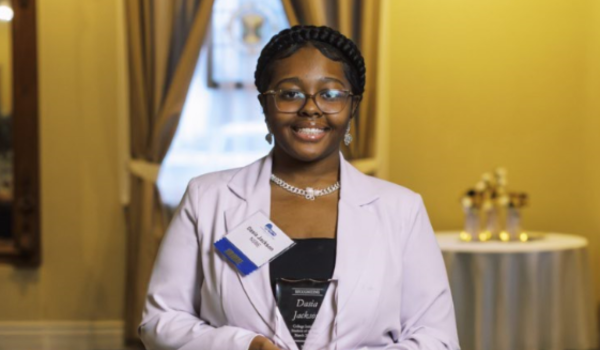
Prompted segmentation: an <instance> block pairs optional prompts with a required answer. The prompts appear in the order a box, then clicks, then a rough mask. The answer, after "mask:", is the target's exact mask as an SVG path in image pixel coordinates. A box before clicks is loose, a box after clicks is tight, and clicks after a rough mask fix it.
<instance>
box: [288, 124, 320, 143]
mask: <svg viewBox="0 0 600 350" xmlns="http://www.w3.org/2000/svg"><path fill="white" fill-rule="evenodd" d="M292 130H293V132H294V135H295V136H296V137H297V138H299V139H300V140H302V141H308V142H317V141H319V140H321V139H322V138H323V137H325V135H326V134H327V132H328V131H329V129H328V128H323V129H322V128H314V127H313V128H292Z"/></svg>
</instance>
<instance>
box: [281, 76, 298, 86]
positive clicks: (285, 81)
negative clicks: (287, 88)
mask: <svg viewBox="0 0 600 350" xmlns="http://www.w3.org/2000/svg"><path fill="white" fill-rule="evenodd" d="M283 83H295V84H300V79H299V78H298V77H290V78H284V79H281V80H280V81H278V82H277V84H276V85H275V86H279V85H281V84H283Z"/></svg>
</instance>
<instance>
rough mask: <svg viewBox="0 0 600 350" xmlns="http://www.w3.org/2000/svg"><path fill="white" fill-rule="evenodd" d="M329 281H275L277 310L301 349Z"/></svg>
mask: <svg viewBox="0 0 600 350" xmlns="http://www.w3.org/2000/svg"><path fill="white" fill-rule="evenodd" d="M328 287H329V281H319V280H312V279H303V280H289V279H283V278H282V279H278V280H277V281H276V296H277V306H278V307H279V312H281V315H282V316H283V319H284V320H285V324H286V325H287V327H288V329H289V331H290V333H291V334H292V337H293V338H294V341H295V342H296V344H297V345H298V348H300V349H302V347H303V346H304V342H305V341H306V337H307V336H308V332H309V331H310V328H311V327H312V325H313V323H314V322H315V319H316V318H317V313H318V312H319V309H320V308H321V304H322V303H323V299H324V297H325V292H327V288H328Z"/></svg>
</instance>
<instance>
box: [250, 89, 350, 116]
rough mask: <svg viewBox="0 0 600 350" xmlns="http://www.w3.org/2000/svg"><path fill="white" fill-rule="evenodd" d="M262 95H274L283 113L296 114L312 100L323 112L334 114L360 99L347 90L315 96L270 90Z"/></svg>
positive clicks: (276, 103) (282, 90) (320, 92)
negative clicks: (353, 99)
mask: <svg viewBox="0 0 600 350" xmlns="http://www.w3.org/2000/svg"><path fill="white" fill-rule="evenodd" d="M261 95H273V97H274V99H275V107H277V110H278V111H280V112H283V113H296V112H298V111H299V110H301V109H302V108H304V106H305V105H306V102H307V101H308V99H309V98H312V99H313V101H314V102H315V104H316V105H317V107H319V109H320V110H321V112H323V113H325V114H334V113H339V112H341V111H342V110H343V109H344V108H345V107H346V105H347V104H348V100H349V99H350V98H354V97H358V96H355V95H354V94H352V93H351V92H350V91H347V90H335V89H325V90H321V91H319V92H317V93H315V94H312V95H311V94H307V93H305V92H303V91H300V90H285V89H280V90H269V91H265V92H263V93H262V94H261Z"/></svg>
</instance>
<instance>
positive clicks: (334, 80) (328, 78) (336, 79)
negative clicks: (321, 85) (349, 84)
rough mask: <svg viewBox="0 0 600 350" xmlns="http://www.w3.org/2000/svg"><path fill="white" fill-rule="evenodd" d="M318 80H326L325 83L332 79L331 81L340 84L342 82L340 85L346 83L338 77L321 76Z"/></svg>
mask: <svg viewBox="0 0 600 350" xmlns="http://www.w3.org/2000/svg"><path fill="white" fill-rule="evenodd" d="M319 80H320V81H322V82H326V83H327V82H330V81H333V82H336V83H340V84H342V85H344V86H346V84H344V82H343V81H341V80H339V79H338V78H333V77H323V78H321V79H319Z"/></svg>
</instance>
